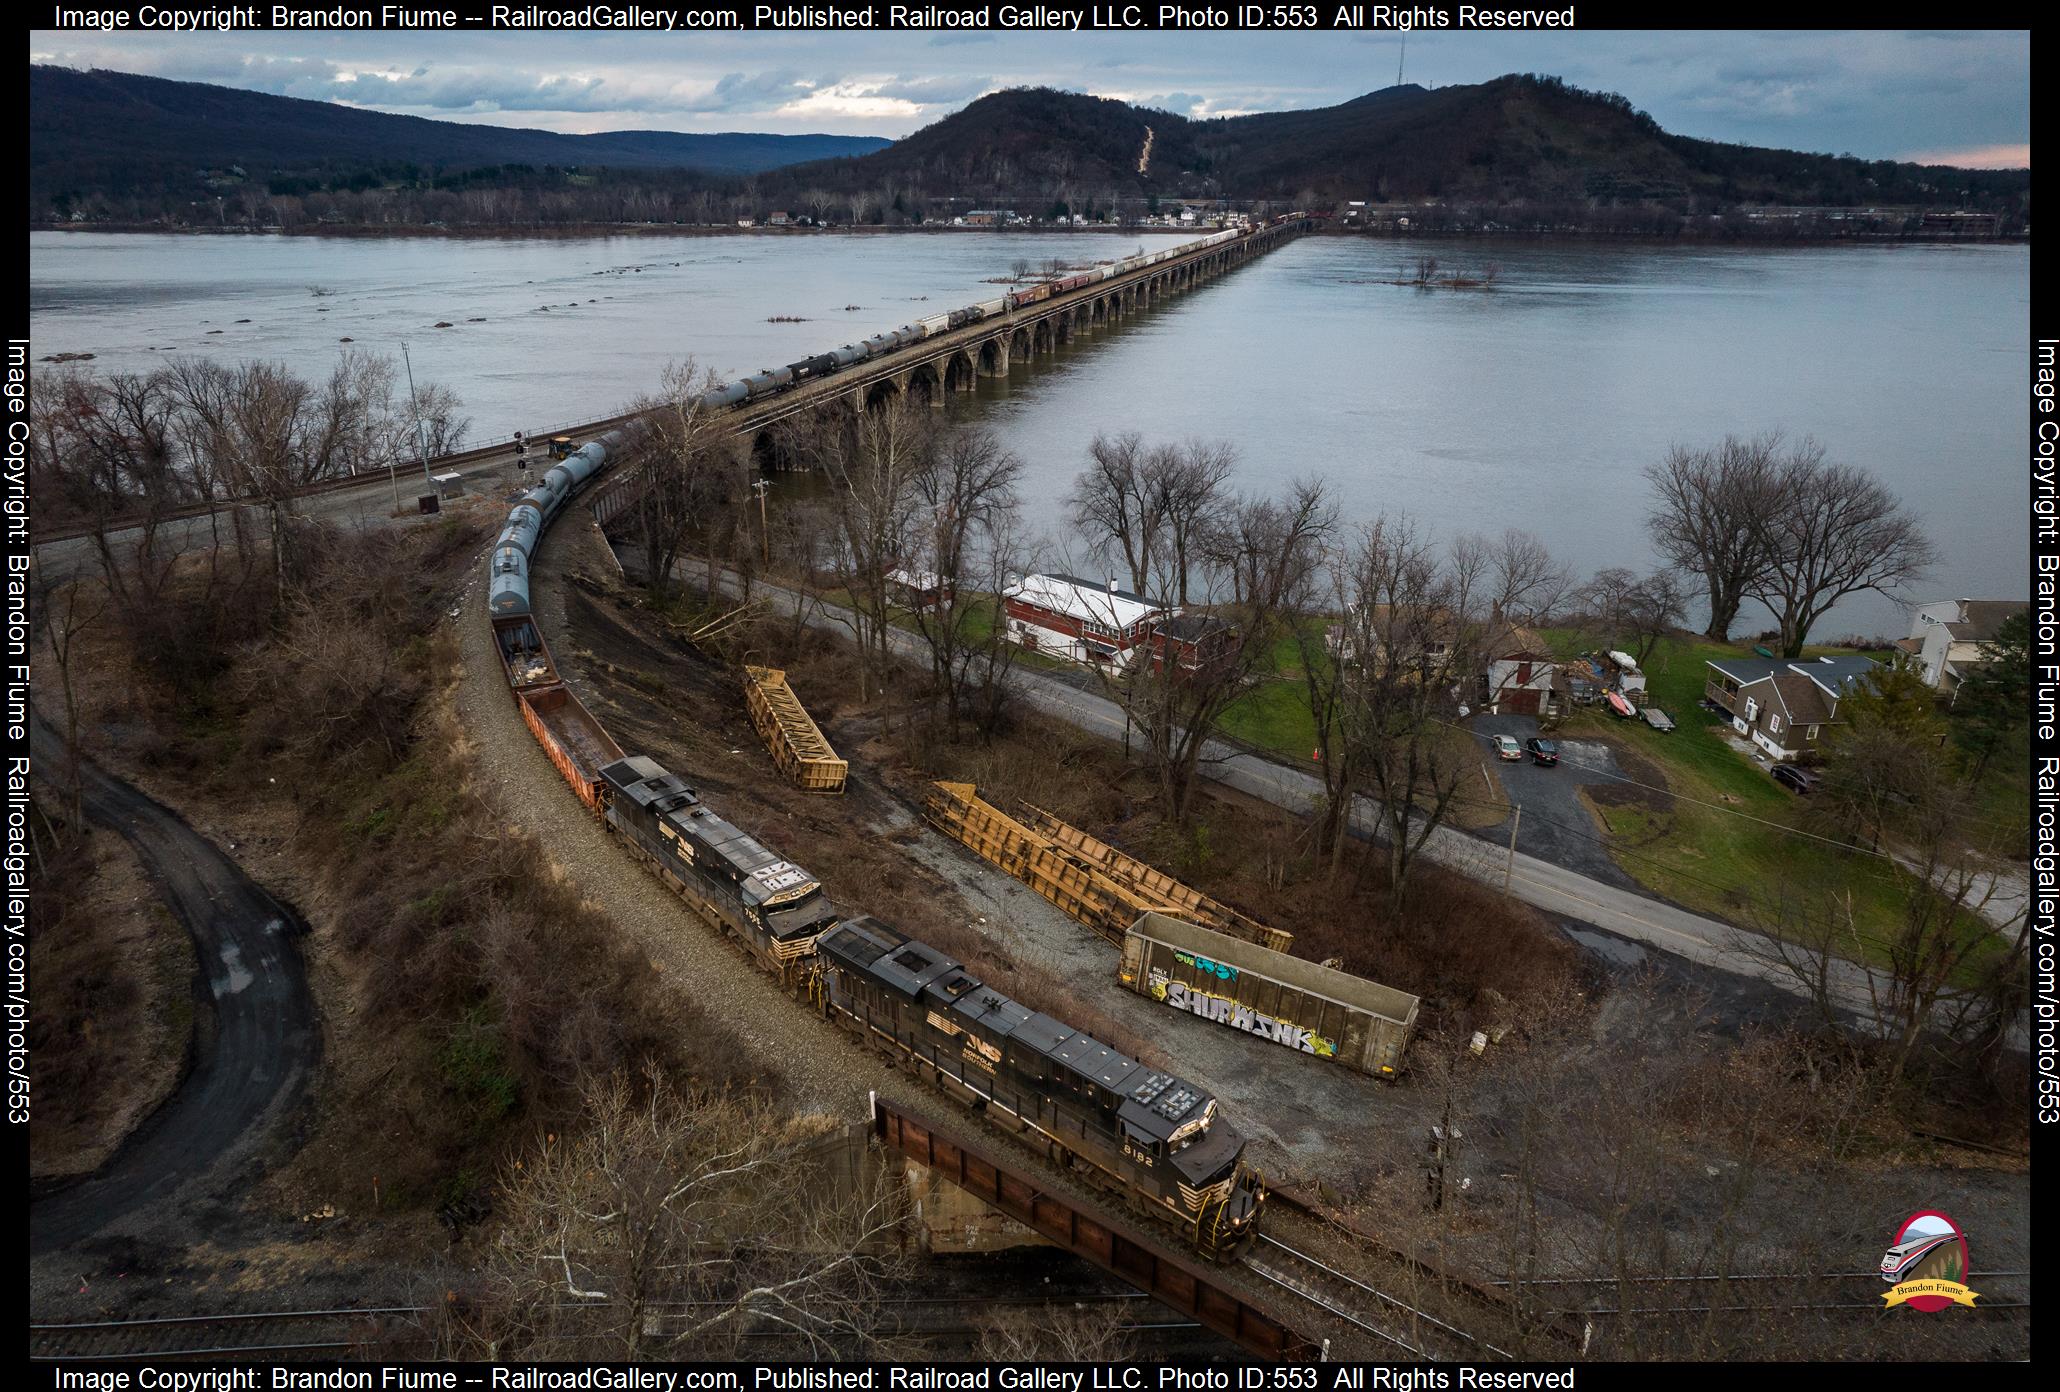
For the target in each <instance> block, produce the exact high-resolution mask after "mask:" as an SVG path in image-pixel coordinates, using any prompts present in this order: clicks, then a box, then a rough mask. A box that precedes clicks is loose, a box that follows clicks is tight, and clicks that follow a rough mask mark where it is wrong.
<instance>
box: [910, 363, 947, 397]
mask: <svg viewBox="0 0 2060 1392" xmlns="http://www.w3.org/2000/svg"><path fill="white" fill-rule="evenodd" d="M901 390H902V394H903V395H904V396H906V397H908V398H909V399H910V400H911V401H923V402H927V403H928V404H929V405H932V406H942V405H943V404H944V381H943V379H942V378H940V377H939V376H938V375H937V364H936V363H935V362H934V361H933V362H926V363H917V364H916V365H915V366H914V367H912V368H910V369H909V370H908V375H907V377H906V378H905V379H903V382H902V387H901Z"/></svg>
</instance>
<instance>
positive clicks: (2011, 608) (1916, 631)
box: [1896, 599, 2031, 696]
mask: <svg viewBox="0 0 2060 1392" xmlns="http://www.w3.org/2000/svg"><path fill="white" fill-rule="evenodd" d="M2030 607H2031V601H2030V600H2026V599H1941V600H1935V601H1933V602H1932V603H1930V604H1917V605H1912V606H1911V609H1910V636H1909V637H1907V638H1904V639H1902V640H1900V641H1899V642H1897V643H1896V647H1897V648H1898V649H1900V650H1901V651H1902V652H1903V653H1904V654H1906V655H1907V656H1908V657H1909V659H1910V662H1911V665H1912V666H1913V667H1914V668H1915V669H1916V671H1917V674H1918V675H1919V676H1921V677H1922V678H1924V684H1925V685H1926V686H1930V687H1933V688H1935V689H1937V690H1939V691H1943V692H1945V693H1946V694H1947V695H1948V696H1950V695H1953V694H1954V693H1955V692H1957V691H1958V690H1959V689H1960V682H1961V680H1962V679H1963V678H1965V677H1966V675H1967V669H1968V668H1969V667H1971V666H1973V665H1975V664H1976V663H1979V662H1983V661H1985V660H1986V658H1985V657H1984V653H1985V652H1986V650H1987V645H1988V644H1989V643H1990V642H1992V641H1994V639H1995V636H1996V632H1997V630H1999V629H2001V628H2002V626H2003V621H2004V620H2005V619H2007V618H2009V617H2010V616H2011V615H2012V614H2021V613H2023V612H2024V611H2025V610H2027V609H2029V608H2030Z"/></svg>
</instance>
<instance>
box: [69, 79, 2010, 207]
mask: <svg viewBox="0 0 2060 1392" xmlns="http://www.w3.org/2000/svg"><path fill="white" fill-rule="evenodd" d="M29 76H30V101H29V111H30V118H29V148H30V159H29V195H30V197H29V202H30V217H31V219H32V220H38V221H51V220H56V221H67V220H68V221H73V222H76V221H80V220H85V221H131V222H139V221H140V222H170V223H174V224H177V223H182V222H198V221H204V220H205V221H212V220H214V219H215V218H219V219H220V220H221V221H222V222H223V223H225V224H231V225H236V224H240V225H246V226H286V227H294V226H302V225H307V224H310V223H345V224H350V223H357V224H368V225H405V224H420V223H424V222H433V223H439V224H443V225H451V226H458V225H477V226H522V225H572V224H578V223H592V222H604V223H605V222H655V223H676V222H728V221H730V220H733V219H736V218H740V217H744V218H748V217H754V216H758V217H762V216H764V215H765V214H767V213H769V212H772V211H774V210H781V211H788V212H791V213H794V214H797V215H806V216H810V217H813V218H815V219H817V220H820V221H825V222H831V223H853V222H856V223H864V224H906V223H916V222H921V221H924V220H925V219H926V218H928V219H933V220H934V219H936V218H937V217H939V216H945V215H949V214H951V213H953V212H959V211H964V210H965V209H966V208H968V207H973V206H980V205H986V204H998V205H1000V206H1004V207H1010V208H1013V209H1014V210H1015V211H1017V212H1018V213H1020V214H1022V215H1024V216H1032V217H1036V216H1045V215H1047V214H1050V213H1054V212H1059V211H1062V210H1070V211H1072V212H1091V213H1094V214H1096V215H1097V216H1101V215H1109V214H1117V215H1121V216H1123V217H1134V216H1138V215H1141V214H1143V213H1145V212H1148V211H1150V210H1151V209H1152V208H1154V207H1155V206H1157V204H1158V202H1159V201H1160V200H1162V199H1168V198H1172V199H1217V198H1222V199H1230V200H1236V201H1241V202H1265V203H1267V204H1269V205H1271V206H1273V207H1276V208H1278V207H1282V206H1290V207H1310V208H1319V209H1320V208H1327V207H1338V206H1341V205H1343V204H1345V203H1347V202H1349V201H1352V200H1366V201H1371V202H1391V203H1408V204H1411V205H1423V204H1426V203H1433V204H1437V205H1439V207H1440V208H1441V209H1442V211H1441V212H1439V213H1437V214H1434V215H1430V216H1427V217H1422V218H1419V219H1417V221H1418V222H1419V223H1421V224H1423V225H1425V226H1439V225H1450V226H1464V225H1474V226H1480V225H1487V224H1489V223H1491V222H1497V221H1498V219H1497V218H1496V217H1495V216H1493V215H1492V214H1490V213H1486V212H1483V211H1482V210H1484V209H1512V210H1514V209H1521V210H1525V211H1524V212H1522V213H1519V214H1515V215H1513V216H1511V217H1509V218H1506V219H1499V221H1501V222H1503V223H1511V222H1513V223H1515V224H1517V225H1531V226H1552V227H1569V226H1596V227H1601V226H1613V227H1615V228H1616V229H1617V230H1648V231H1667V230H1674V231H1681V230H1690V231H1692V230H1694V229H1693V225H1692V224H1693V222H1694V220H1696V219H1701V220H1702V221H1703V222H1708V221H1709V218H1708V216H1707V215H1710V214H1724V213H1732V212H1734V211H1735V210H1737V209H1739V208H1741V207H1745V206H1750V205H1777V206H1778V205H1788V206H1804V207H1813V208H1820V209H1821V208H1829V209H1840V208H1847V209H1867V208H1889V209H1900V210H1903V212H1902V213H1899V214H1894V215H1892V216H1890V217H1889V218H1888V219H1887V220H1886V221H1885V222H1884V221H1882V220H1876V221H1874V222H1872V223H1870V224H1869V227H1868V229H1867V230H1869V231H1882V230H1885V231H1890V232H1897V231H1900V232H1909V231H1912V230H1916V229H1917V228H1918V225H1919V223H1920V222H1921V218H1919V217H1917V216H1916V215H1915V214H1913V213H1910V212H1909V210H1912V209H1923V210H1940V211H1952V210H1971V211H1976V212H1980V213H1984V214H1995V215H1996V218H1995V219H1994V220H1993V222H1992V223H1991V224H1984V225H1985V226H1989V227H1990V230H2001V231H2005V232H2007V231H2011V230H2016V229H2019V228H2021V227H2023V226H2024V225H2025V224H2026V223H2027V222H2028V220H2029V210H2030V197H2031V172H2030V171H2029V170H1965V169H1950V168H1944V167H1938V166H1920V165H1914V164H1902V163H1896V162H1893V161H1888V160H1860V159H1853V158H1849V157H1845V156H1834V155H1824V154H1806V153H1802V152H1798V151H1792V150H1769V149H1760V148H1756V147H1752V146H1746V145H1725V144H1719V143H1716V142H1712V141H1706V140H1695V139H1690V138H1688V137H1685V136H1678V135H1671V134H1669V133H1667V132H1666V131H1664V130H1662V129H1660V127H1659V125H1658V124H1657V123H1656V122H1655V121H1653V120H1652V118H1651V117H1649V116H1647V115H1646V114H1645V113H1643V112H1641V111H1638V110H1637V109H1635V108H1634V107H1633V106H1632V105H1631V103H1630V102H1629V101H1627V100H1625V99H1624V98H1623V97H1620V96H1615V95H1611V94H1607V93H1596V92H1586V91H1582V90H1580V89H1579V88H1575V87H1570V86H1568V85H1566V84H1565V83H1563V82H1561V81H1560V80H1559V79H1557V78H1551V77H1537V76H1530V75H1516V74H1512V75H1510V76H1506V77H1500V78H1496V79H1495V80H1493V81H1491V82H1484V83H1479V84H1476V85H1472V86H1460V87H1445V88H1439V89H1437V90H1429V89H1426V88H1423V87H1417V86H1399V87H1390V88H1387V89H1385V90H1383V91H1379V92H1373V93H1369V94H1368V95H1366V96H1363V97H1358V98H1355V99H1353V100H1351V101H1348V102H1343V103H1340V104H1339V105H1336V106H1329V107H1320V108H1316V109H1313V110H1306V111H1282V112H1271V113H1264V114H1259V115H1252V116H1237V117H1227V118H1222V119H1217V120H1208V121H1195V120H1190V119H1188V118H1186V117H1182V116H1177V115H1174V114H1172V113H1170V112H1165V111H1155V110H1150V109H1147V108H1141V107H1135V106H1131V105H1128V104H1126V103H1124V102H1120V101H1115V100H1111V99H1109V98H1105V97H1092V96H1084V95H1081V94H1078V93H1070V92H1059V91H1054V90H1051V89H1049V88H1018V89H1012V90H1008V91H1002V92H995V93H992V94H990V95H988V96H985V97H982V98H980V99H979V100H978V101H975V102H973V103H971V104H970V105H968V106H967V107H965V108H964V109H963V110H961V111H958V112H956V113H954V114H952V115H950V116H947V117H945V118H943V119H942V120H940V121H937V122H936V123H934V124H933V125H930V126H926V127H924V128H923V129H921V130H919V131H916V132H915V133H914V134H912V135H910V136H908V137H907V138H905V139H903V140H899V141H896V142H894V143H892V144H887V143H886V142H883V141H879V140H872V139H861V138H858V137H850V136H828V135H819V136H774V135H682V134H677V133H671V132H663V131H625V132H614V133H610V134H603V135H586V136H571V135H558V134H554V133H552V132H547V131H534V130H508V129H502V128H498V127H487V126H475V125H460V124H456V123H452V122H444V121H426V120H420V119H417V118H414V117H405V116H389V115H384V114H382V113H378V112H371V111H362V110H356V109H352V108H348V107H342V106H337V105H334V104H332V103H325V102H310V101H296V100H291V99H288V98H282V97H271V96H264V95H261V94H257V93H251V92H242V91H235V90H232V89H229V88H223V87H210V86H204V85H201V84H197V83H184V82H167V81H163V80H160V79H156V78H147V77H136V76H132V75H128V74H123V73H109V72H75V71H72V70H69V69H63V68H51V67H36V66H32V67H31V68H30V70H29ZM825 156H828V157H827V158H825ZM1462 207H1463V208H1465V209H1469V210H1471V211H1470V212H1467V213H1465V214H1461V213H1460V212H1458V211H1456V210H1458V209H1461V208H1462ZM1647 214H1651V216H1650V217H1648V216H1647ZM1469 217H1470V218H1472V222H1471V223H1469V222H1468V221H1467V220H1466V219H1467V218H1469ZM1441 218H1442V219H1443V221H1442V222H1441V221H1440V219H1441ZM1834 222H1835V220H1834ZM1648 224H1649V225H1648ZM1727 225H1728V226H1731V227H1734V228H1739V227H1743V226H1744V223H1743V222H1741V221H1739V220H1738V219H1736V218H1734V219H1732V220H1731V221H1730V222H1729V223H1728V224H1727ZM1835 225H1837V226H1840V227H1843V228H1844V230H1845V231H1847V232H1850V231H1852V230H1854V229H1855V228H1856V227H1857V223H1835Z"/></svg>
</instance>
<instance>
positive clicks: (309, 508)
mask: <svg viewBox="0 0 2060 1392" xmlns="http://www.w3.org/2000/svg"><path fill="white" fill-rule="evenodd" d="M549 464H550V461H549V460H548V459H545V458H544V457H543V451H542V449H541V448H536V449H532V450H530V452H529V477H530V478H531V479H535V478H539V477H541V476H542V472H543V470H544V469H545V468H547V467H549ZM455 472H457V473H458V474H459V475H460V476H461V477H463V478H464V480H465V484H466V487H467V488H468V489H469V490H470V491H471V492H473V493H484V494H488V495H493V494H498V493H501V492H504V491H506V490H508V489H511V488H513V487H514V486H515V485H516V483H517V481H518V477H519V476H518V475H517V473H516V470H515V450H514V446H512V445H511V446H509V448H508V452H507V453H506V454H498V455H494V456H492V457H491V458H488V459H482V460H478V461H476V462H474V463H471V464H467V465H464V466H463V467H461V468H459V469H457V470H456V471H455ZM396 487H397V488H398V489H399V492H400V500H401V501H400V507H399V509H398V510H396V508H395V506H394V492H395V489H396ZM427 491H428V489H427V486H426V485H425V484H424V483H423V481H422V470H421V467H420V466H419V465H418V466H415V467H414V468H413V469H405V468H404V469H401V470H399V471H397V473H396V476H395V477H394V479H392V480H391V481H389V480H388V479H387V478H386V476H385V475H383V474H382V475H380V476H378V477H377V478H374V479H369V480H367V481H365V482H363V483H356V484H352V485H351V486H349V487H348V488H337V489H332V490H330V491H328V492H324V493H310V494H308V495H306V496H305V497H301V498H296V499H294V500H293V510H294V514H295V515H296V516H299V517H306V518H310V519H313V520H317V521H322V522H328V523H332V524H335V525H338V526H364V525H386V524H388V523H390V522H391V521H393V520H394V518H395V514H396V511H398V513H399V518H400V520H401V521H404V522H407V521H419V520H420V519H421V516H422V514H421V512H420V510H419V507H418V504H417V502H416V499H417V498H419V497H420V496H421V495H422V494H423V493H424V492H427ZM235 506H237V505H231V504H224V505H223V506H222V508H221V509H220V510H218V511H216V512H214V513H202V514H201V515H199V516H198V517H175V518H172V519H171V520H169V521H167V522H164V523H162V524H160V526H159V527H158V531H157V538H156V542H157V546H158V547H159V549H160V550H170V549H177V550H179V551H182V552H184V551H197V550H199V549H201V548H202V547H205V546H206V545H208V543H209V541H210V540H212V539H213V538H215V537H216V536H219V537H220V538H221V540H222V541H223V543H224V544H227V543H228V542H229V540H230V539H231V538H232V537H233V536H234V532H233V530H232V528H233V527H234V525H235V524H234V523H233V521H232V520H231V517H230V514H231V512H232V511H233V510H234V507H235ZM245 516H246V518H247V522H246V525H247V526H249V527H250V528H252V529H253V532H254V534H255V535H257V536H260V537H262V536H265V535H267V530H266V529H267V528H268V527H269V526H270V522H269V520H268V519H267V518H266V515H265V512H264V509H262V508H249V507H247V505H246V512H245ZM140 536H141V533H140V532H139V531H138V530H137V529H135V528H128V529H125V530H122V531H118V532H114V533H111V534H110V536H109V544H110V545H111V546H113V547H114V548H115V549H116V552H117V554H119V555H122V556H127V555H129V554H131V553H132V552H133V551H134V548H135V546H136V543H137V541H138V540H139V539H140ZM99 565H100V555H99V552H98V551H97V550H96V549H95V548H94V545H93V540H92V538H91V537H70V538H67V539H66V540H63V541H47V542H43V543H41V544H40V545H38V546H37V547H36V569H37V571H38V572H39V574H40V575H41V576H42V578H43V579H44V581H45V582H46V583H49V584H60V583H62V582H63V581H66V580H69V579H71V578H72V577H73V576H75V575H77V574H79V573H81V572H82V571H95V572H97V570H98V568H99Z"/></svg>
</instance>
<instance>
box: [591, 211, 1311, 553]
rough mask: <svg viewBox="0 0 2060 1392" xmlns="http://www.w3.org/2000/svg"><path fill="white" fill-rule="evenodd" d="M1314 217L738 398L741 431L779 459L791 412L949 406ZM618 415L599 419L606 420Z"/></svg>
mask: <svg viewBox="0 0 2060 1392" xmlns="http://www.w3.org/2000/svg"><path fill="white" fill-rule="evenodd" d="M1311 226H1312V223H1311V221H1310V220H1309V219H1306V218H1298V219H1294V220H1292V221H1288V222H1283V223H1280V224H1277V225H1275V226H1271V227H1262V228H1258V229H1256V230H1254V231H1253V232H1252V234H1251V235H1250V236H1248V237H1240V238H1238V239H1236V240H1235V241H1229V242H1224V243H1222V244H1220V245H1218V246H1212V247H1204V248H1202V249H1200V250H1198V251H1194V252H1190V253H1189V254H1187V255H1185V256H1177V257H1174V258H1172V259H1170V260H1167V261H1162V262H1160V263H1159V264H1157V265H1154V266H1146V267H1142V268H1140V269H1138V270H1135V271H1131V272H1129V273H1128V274H1126V275H1120V276H1115V277H1112V278H1110V279H1108V280H1104V281H1099V282H1097V283H1095V284H1093V285H1089V286H1083V287H1082V288H1080V289H1077V290H1073V291H1069V292H1067V293H1066V294H1062V295H1053V296H1051V297H1050V298H1049V299H1045V300H1039V301H1036V302H1034V303H1032V304H1027V305H1024V306H1022V307H1021V308H1018V309H1011V310H1006V311H1004V312H1003V313H1001V314H999V315H995V316H992V317H989V318H985V319H979V320H975V321H974V322H973V323H971V324H968V325H966V326H965V327H963V328H960V329H954V330H950V331H948V332H945V333H942V334H935V335H932V336H931V337H928V338H925V339H922V340H921V341H919V342H917V343H913V344H910V345H908V346H907V347H905V348H900V349H897V350H895V351H893V352H890V353H887V354H885V355H883V356H880V357H876V358H870V359H868V360H866V361H865V362H862V363H856V364H853V365H852V366H851V367H848V368H845V369H844V370H843V371H841V372H837V373H835V374H833V375H831V376H828V377H821V378H816V379H813V380H811V381H807V382H804V383H802V384H800V385H799V386H796V387H794V388H792V389H791V390H788V391H785V392H782V393H780V394H779V395H777V396H772V397H766V398H764V399H762V400H757V401H751V402H748V403H744V404H741V405H739V406H737V407H735V408H733V409H734V411H735V414H736V425H735V431H736V433H737V434H739V435H745V436H749V437H751V440H752V452H753V454H754V455H756V456H757V457H758V459H759V460H760V461H761V462H762V463H764V464H766V465H768V466H777V464H778V462H779V453H778V447H777V445H776V443H775V441H774V438H773V432H772V427H773V426H774V425H777V424H778V423H779V422H781V421H783V420H786V419H787V418H788V417H790V416H795V415H799V414H801V413H802V412H804V411H812V410H816V409H818V408H823V407H830V408H838V409H845V410H853V411H856V410H872V409H875V408H877V407H879V406H881V405H882V404H884V403H886V402H888V401H891V400H894V399H896V398H897V397H899V398H905V399H909V400H917V401H924V402H927V403H928V404H929V405H931V406H935V407H942V406H943V405H944V404H945V402H946V401H947V400H948V399H949V398H950V397H951V396H953V395H955V394H959V393H964V392H971V391H973V390H975V389H976V387H977V386H978V383H979V380H980V379H981V378H982V377H1005V376H1007V375H1008V372H1009V369H1010V368H1011V367H1012V366H1014V365H1015V364H1017V363H1025V362H1030V361H1032V360H1034V359H1036V358H1040V357H1043V356H1045V355H1046V354H1049V353H1053V352H1056V351H1057V350H1058V349H1060V348H1062V347H1064V346H1065V345H1067V344H1068V343H1071V342H1073V341H1074V340H1075V339H1076V338H1079V337H1080V336H1082V335H1083V334H1085V333H1088V332H1091V331H1093V330H1095V329H1100V328H1105V327H1107V326H1109V325H1112V324H1116V323H1119V322H1121V321H1122V320H1124V319H1126V318H1128V317H1130V316H1131V315H1133V314H1136V313H1139V312H1141V311H1143V310H1145V309H1149V308H1150V307H1151V306H1152V305H1154V304H1156V303H1158V302H1159V301H1161V300H1163V299H1165V298H1167V297H1168V296H1171V295H1177V294H1179V293H1180V292H1181V291H1183V290H1189V289H1192V288H1193V287H1195V286H1197V285H1200V284H1202V283H1203V282H1204V281H1209V280H1213V279H1215V278H1216V277H1217V276H1220V275H1222V274H1223V273H1224V272H1226V271H1231V270H1235V269H1236V268H1237V267H1238V266H1241V265H1243V264H1244V263H1245V262H1247V261H1249V260H1251V259H1252V258H1253V257H1256V256H1259V255H1261V254H1263V253H1265V252H1268V251H1271V250H1273V248H1275V247H1277V246H1279V245H1281V244H1282V243H1283V242H1285V241H1287V240H1289V239H1290V238H1293V237H1296V236H1299V235H1300V234H1302V233H1304V232H1306V231H1308V230H1309V229H1310V227H1311ZM619 419H627V417H622V418H619ZM615 423H617V422H614V421H609V422H601V423H599V426H606V425H612V424H615ZM599 426H597V428H599ZM637 485H638V481H637V478H636V476H635V474H633V473H631V474H618V475H617V476H616V477H614V478H612V479H604V480H603V481H602V482H601V483H600V484H599V485H598V486H597V487H596V488H595V489H594V491H593V493H592V495H591V496H590V497H589V499H588V503H589V505H590V506H591V507H592V509H593V512H594V516H595V517H596V518H597V519H598V520H599V521H601V522H602V523H603V524H604V525H605V524H606V523H608V522H611V521H613V520H614V519H615V518H616V517H618V516H620V515H621V514H622V513H623V512H624V511H626V510H627V509H628V508H629V506H630V505H631V504H632V503H633V502H634V501H635V499H636V496H637V493H638V491H639V489H638V486H637Z"/></svg>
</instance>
